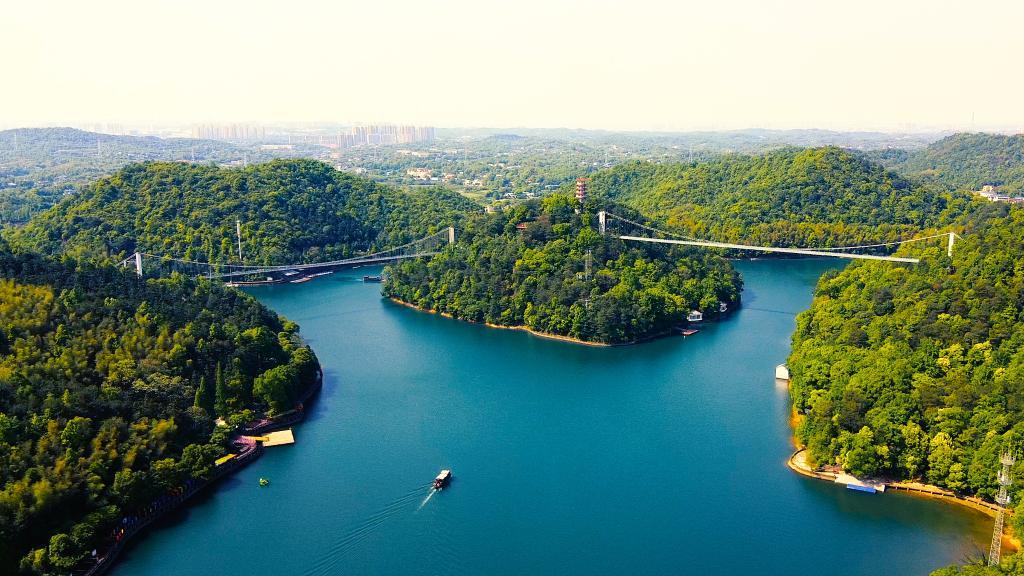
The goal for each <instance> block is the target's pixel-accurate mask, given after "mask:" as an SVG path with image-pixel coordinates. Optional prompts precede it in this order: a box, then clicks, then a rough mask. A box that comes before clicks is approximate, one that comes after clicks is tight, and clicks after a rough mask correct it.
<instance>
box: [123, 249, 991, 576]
mask: <svg viewBox="0 0 1024 576" xmlns="http://www.w3.org/2000/svg"><path fill="white" fill-rule="evenodd" d="M736 265H737V267H738V268H739V269H740V271H741V272H742V274H743V278H744V281H745V285H746V287H745V291H744V293H743V304H744V306H743V308H742V309H741V310H739V311H736V312H734V313H733V314H731V315H730V316H729V317H728V319H727V320H725V321H723V322H720V323H717V324H708V325H706V326H704V327H703V328H702V329H701V331H700V333H698V334H697V335H695V336H692V337H688V338H682V337H679V336H676V337H670V338H663V339H660V340H657V341H654V342H651V343H647V344H642V345H637V346H626V347H615V348H595V347H586V346H579V345H574V344H570V343H565V342H556V341H551V340H545V339H541V338H537V337H534V336H531V335H529V334H526V333H524V332H517V331H509V330H496V329H490V328H486V327H482V326H477V325H472V324H468V323H464V322H458V321H455V320H450V319H446V318H442V317H440V316H435V315H431V314H426V313H422V312H417V311H415V310H411V309H409V308H406V307H402V306H398V305H395V304H393V303H391V302H389V301H387V300H384V299H382V298H381V297H380V293H379V292H380V285H379V284H364V283H362V282H360V281H359V279H360V278H361V276H362V275H363V274H365V273H367V272H366V269H365V268H364V269H359V270H352V271H347V272H344V273H336V274H334V275H332V276H328V277H324V278H321V279H318V280H315V281H313V282H308V283H305V284H299V285H282V286H270V287H262V288H257V289H252V290H251V293H252V294H253V295H255V296H256V297H257V298H259V299H260V300H261V301H263V302H264V303H266V304H267V305H268V306H270V307H271V308H273V309H275V310H277V311H278V312H280V313H281V314H284V315H285V316H287V317H288V318H290V319H292V320H295V321H296V322H298V323H299V324H300V325H301V326H302V333H303V335H304V336H305V338H306V339H307V340H308V341H309V342H310V344H311V345H312V346H313V348H314V349H315V351H316V353H317V355H318V356H319V358H320V361H321V363H322V365H323V367H324V370H325V385H324V389H323V392H322V394H321V396H320V398H319V400H318V401H317V403H316V404H315V406H314V407H313V408H312V410H311V414H310V417H309V419H308V420H307V421H306V422H305V423H303V424H302V425H300V426H298V427H297V428H296V429H295V437H296V442H297V443H296V444H295V445H293V446H285V447H277V448H268V449H267V453H266V455H265V456H264V457H263V458H261V459H260V460H259V461H257V462H256V463H254V464H253V465H252V466H250V467H248V468H247V469H245V470H243V471H242V472H240V473H239V474H237V475H235V476H234V477H231V478H229V479H227V480H225V481H224V482H222V483H220V484H219V485H218V487H217V488H216V489H215V490H212V491H210V493H209V494H208V495H206V496H204V497H202V499H201V501H200V502H198V503H197V504H196V505H195V506H192V507H190V508H189V509H188V510H185V511H181V512H179V513H177V514H176V515H175V516H173V517H171V518H169V519H168V520H167V521H165V522H162V523H161V524H160V525H159V526H158V527H157V528H155V529H153V530H151V531H150V532H149V533H148V534H147V535H146V536H144V537H143V538H142V539H141V541H140V542H138V544H137V545H134V546H132V547H131V548H130V549H129V550H128V551H127V552H126V553H125V554H124V555H123V556H122V561H121V562H120V563H119V564H118V565H117V567H116V568H115V570H114V574H117V575H119V576H121V575H136V574H138V575H182V574H190V575H205V574H209V575H217V576H224V575H236V574H245V575H262V574H267V575H271V574H272V575H277V576H285V575H303V576H319V575H324V574H353V575H397V574H402V575H418V574H424V575H426V574H473V575H476V574H480V575H505V574H508V575H512V574H531V575H534V576H537V575H548V574H550V575H565V574H587V575H594V574H609V575H611V574H616V575H618V574H622V573H629V574H769V575H776V574H777V575H791V574H816V573H823V572H828V573H829V574H830V575H831V576H844V575H849V576H856V575H865V576H866V575H877V574H908V575H910V574H926V573H927V572H928V571H929V570H931V569H934V568H936V567H939V566H943V565H946V564H949V563H954V562H958V561H962V560H963V559H964V557H965V556H967V555H971V554H976V553H981V552H982V551H984V550H985V549H986V547H987V544H988V538H989V530H991V522H990V520H989V519H988V518H987V517H985V516H984V515H982V514H980V513H978V512H974V511H970V510H966V509H962V508H960V507H956V506H953V505H950V504H947V503H943V502H938V501H932V500H926V499H921V498H917V497H913V496H908V495H904V494H893V493H887V494H876V495H870V494H864V493H859V492H854V491H851V490H846V489H844V488H842V487H840V486H837V485H833V484H830V483H827V482H822V481H818V480H812V479H808V478H804V477H802V476H798V475H796V474H794V473H792V472H791V471H789V470H788V469H787V468H786V466H785V461H786V459H787V458H788V456H789V455H790V453H791V452H792V445H791V441H790V436H791V431H790V429H789V426H788V415H789V407H788V399H787V392H786V390H785V389H784V388H780V387H777V386H776V384H775V382H774V367H775V365H776V364H779V363H781V362H783V361H784V360H785V358H786V356H787V354H788V351H789V339H790V335H791V334H792V332H793V329H794V326H795V324H794V316H795V314H796V313H798V312H800V311H801V310H803V309H805V308H806V307H807V305H808V304H809V302H810V300H811V294H812V290H813V286H814V283H815V281H816V280H817V278H818V276H819V275H820V274H821V273H822V272H823V271H825V270H827V269H829V268H831V267H836V266H839V264H837V263H836V262H834V261H823V260H758V261H751V262H738V263H737V264H736ZM441 468H451V469H452V470H453V472H454V479H453V481H452V483H451V485H450V487H449V488H447V489H445V490H444V491H441V492H439V493H437V494H435V495H433V496H431V497H429V499H427V498H428V495H429V489H428V484H429V482H430V481H431V480H432V479H433V478H434V476H435V475H436V474H437V473H438V471H439V470H440V469H441ZM260 477H266V478H268V479H270V482H271V484H270V486H267V487H265V488H261V487H260V486H259V485H258V479H259V478H260Z"/></svg>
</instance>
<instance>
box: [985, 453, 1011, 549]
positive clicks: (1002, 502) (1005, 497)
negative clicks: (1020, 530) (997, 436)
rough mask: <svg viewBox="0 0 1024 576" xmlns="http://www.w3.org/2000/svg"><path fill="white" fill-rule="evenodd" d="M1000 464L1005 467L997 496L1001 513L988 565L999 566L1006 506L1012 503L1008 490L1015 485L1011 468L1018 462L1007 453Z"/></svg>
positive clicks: (997, 521)
mask: <svg viewBox="0 0 1024 576" xmlns="http://www.w3.org/2000/svg"><path fill="white" fill-rule="evenodd" d="M999 462H1000V464H1002V465H1003V468H1002V470H1000V471H999V478H998V479H999V495H998V496H996V503H997V504H999V512H997V513H996V523H995V526H993V527H992V544H991V545H989V549H988V565H989V566H998V565H999V558H1000V555H1001V553H1002V547H1003V520H1004V519H1005V516H1006V505H1007V504H1009V503H1010V495H1009V494H1007V492H1006V489H1007V488H1008V487H1009V486H1010V485H1011V484H1013V480H1012V479H1011V478H1010V467H1011V466H1013V463H1014V462H1016V460H1015V459H1014V457H1013V454H1011V453H1009V452H1007V453H1005V454H1003V455H1002V456H1001V457H1000V458H999Z"/></svg>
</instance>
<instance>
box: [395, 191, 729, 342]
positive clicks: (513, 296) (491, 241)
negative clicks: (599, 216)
mask: <svg viewBox="0 0 1024 576" xmlns="http://www.w3.org/2000/svg"><path fill="white" fill-rule="evenodd" d="M576 207H577V204H576V201H575V200H574V199H573V198H572V197H570V196H567V195H562V194H556V195H551V196H548V197H547V198H545V199H544V200H543V201H539V202H538V201H534V202H530V203H524V204H520V205H517V206H515V207H514V208H510V209H508V210H505V211H504V212H502V213H498V214H488V215H482V216H480V217H478V218H474V219H470V220H469V221H468V222H467V225H466V228H465V231H464V232H462V233H461V238H460V240H459V242H458V243H457V244H456V245H454V246H450V247H448V248H447V249H446V250H445V251H444V252H443V253H442V254H441V255H439V256H436V257H434V258H432V259H430V260H429V261H424V260H410V261H405V262H402V263H400V264H398V265H395V266H392V267H390V268H389V269H388V271H387V275H388V278H387V282H386V284H385V285H384V294H385V295H386V296H389V297H392V298H395V299H398V300H401V301H403V302H408V303H411V304H414V305H416V306H418V307H420V308H424V309H429V310H436V311H439V312H443V313H446V314H450V315H452V316H453V317H455V318H460V319H464V320H470V321H474V322H488V323H492V324H498V325H502V326H525V327H527V328H529V329H531V330H534V331H538V332H543V333H547V334H556V335H563V336H569V337H571V338H575V339H579V340H585V341H593V342H602V343H624V342H633V341H636V340H639V339H643V338H647V337H651V336H655V335H659V334H663V333H665V332H667V331H668V330H670V329H671V328H672V327H673V326H677V325H680V324H683V323H685V318H686V315H687V313H688V312H689V311H690V310H693V309H701V310H703V311H704V312H705V313H706V314H709V315H711V316H712V317H713V316H717V315H718V312H719V303H720V302H725V303H726V304H727V305H730V306H733V305H735V304H736V303H737V302H738V301H739V292H740V280H739V275H738V274H737V273H736V271H735V270H733V268H732V266H731V265H730V264H729V262H728V261H726V260H724V259H722V258H721V257H718V256H715V255H712V254H709V253H707V252H706V251H698V250H683V249H679V248H674V249H666V248H664V247H662V246H658V245H642V246H635V245H633V246H627V245H626V244H625V243H624V242H622V241H620V240H617V239H612V238H610V237H602V236H601V235H600V234H599V233H598V232H597V231H596V229H595V227H594V224H595V223H596V222H595V221H596V218H595V217H593V215H592V212H590V211H588V210H586V209H585V210H583V211H582V213H581V214H576V213H575V211H574V209H575V208H576ZM588 253H589V256H588ZM588 258H589V259H590V261H591V264H590V267H589V272H588V265H587V260H588Z"/></svg>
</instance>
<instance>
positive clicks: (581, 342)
mask: <svg viewBox="0 0 1024 576" xmlns="http://www.w3.org/2000/svg"><path fill="white" fill-rule="evenodd" d="M386 298H387V299H388V300H390V301H392V302H394V303H395V304H398V305H399V306H405V307H406V308H412V309H413V310H416V311H417V312H424V313H427V314H435V315H438V316H441V317H443V318H449V319H451V320H455V321H457V322H465V323H467V324H476V325H477V326H486V327H488V328H497V329H499V330H518V331H520V332H526V333H528V334H532V335H533V336H536V337H538V338H544V339H546V340H559V341H561V342H568V343H570V344H579V345H581V346H593V347H595V348H611V347H612V346H629V345H631V344H636V343H638V342H639V340H638V341H633V342H623V343H622V344H607V343H605V342H589V341H587V340H580V339H579V338H573V337H572V336H562V335H560V334H548V333H547V332H538V331H536V330H532V329H530V328H528V327H526V326H503V325H501V324H492V323H490V322H477V321H475V320H466V319H463V318H456V317H455V316H452V315H451V314H449V313H447V312H438V311H437V310H432V309H428V308H421V307H420V306H417V305H415V304H412V303H410V302H406V301H404V300H399V299H398V298H395V297H394V296H387V297H386Z"/></svg>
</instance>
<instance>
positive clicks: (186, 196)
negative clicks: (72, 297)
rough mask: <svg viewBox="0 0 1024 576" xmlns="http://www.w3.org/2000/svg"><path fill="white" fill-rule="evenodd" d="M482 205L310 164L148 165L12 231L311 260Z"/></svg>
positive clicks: (53, 250)
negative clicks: (238, 234) (238, 242)
mask: <svg viewBox="0 0 1024 576" xmlns="http://www.w3.org/2000/svg"><path fill="white" fill-rule="evenodd" d="M477 210H479V208H478V207H477V206H476V205H475V204H473V203H472V202H470V201H469V200H466V199H464V198H462V197H461V196H459V195H458V194H456V193H454V192H450V191H446V190H443V189H438V188H431V189H418V190H415V191H403V190H397V189H394V188H391V187H388V186H383V185H380V184H376V183H374V182H372V181H369V180H365V179H362V178H358V177H355V176H351V175H348V174H344V173H341V172H338V171H336V170H335V169H333V168H332V167H331V166H328V165H327V164H324V163H322V162H318V161H313V160H275V161H271V162H267V163H265V164H259V165H256V166H251V167H248V168H237V169H228V168H218V167H215V166H200V165H192V164H185V163H168V162H152V163H143V164H134V165H131V166H128V167H126V168H124V169H122V170H120V171H119V172H117V173H116V174H114V175H112V176H110V177H107V178H103V179H101V180H99V181H97V182H95V183H93V184H92V185H91V186H89V187H88V188H87V189H85V190H83V191H82V192H80V193H79V194H76V195H75V196H73V197H70V198H67V199H65V200H63V201H62V202H61V203H60V204H59V205H57V206H55V207H54V208H52V209H51V210H49V211H47V212H45V213H43V214H40V215H39V216H37V217H35V218H33V220H32V221H31V222H30V223H29V224H28V225H27V226H25V227H24V228H22V229H19V230H15V231H12V232H11V233H10V239H11V240H12V241H13V242H14V243H17V244H19V245H24V246H27V247H29V248H31V249H35V250H39V251H42V252H44V253H48V254H59V253H67V254H71V255H74V256H82V257H89V258H108V257H120V256H125V255H128V254H131V253H133V252H135V251H142V252H148V253H152V254H158V255H161V256H164V255H166V256H172V257H177V258H187V259H191V260H198V261H203V262H216V263H232V264H237V263H239V260H238V253H237V248H236V246H235V220H236V219H239V220H241V222H242V244H243V247H242V249H243V256H244V259H245V263H246V264H284V263H289V262H297V261H303V262H317V261H325V260H331V259H336V258H343V257H347V256H350V255H352V254H353V253H356V252H359V251H364V250H367V249H372V248H384V247H390V246H395V245H398V244H402V243H405V242H408V241H411V240H414V239H417V238H420V237H422V236H425V235H427V234H428V233H431V232H435V231H437V230H438V229H440V228H442V227H445V226H448V225H449V224H452V223H453V222H454V221H455V220H457V219H458V218H459V217H460V215H461V214H463V213H465V212H472V211H477Z"/></svg>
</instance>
